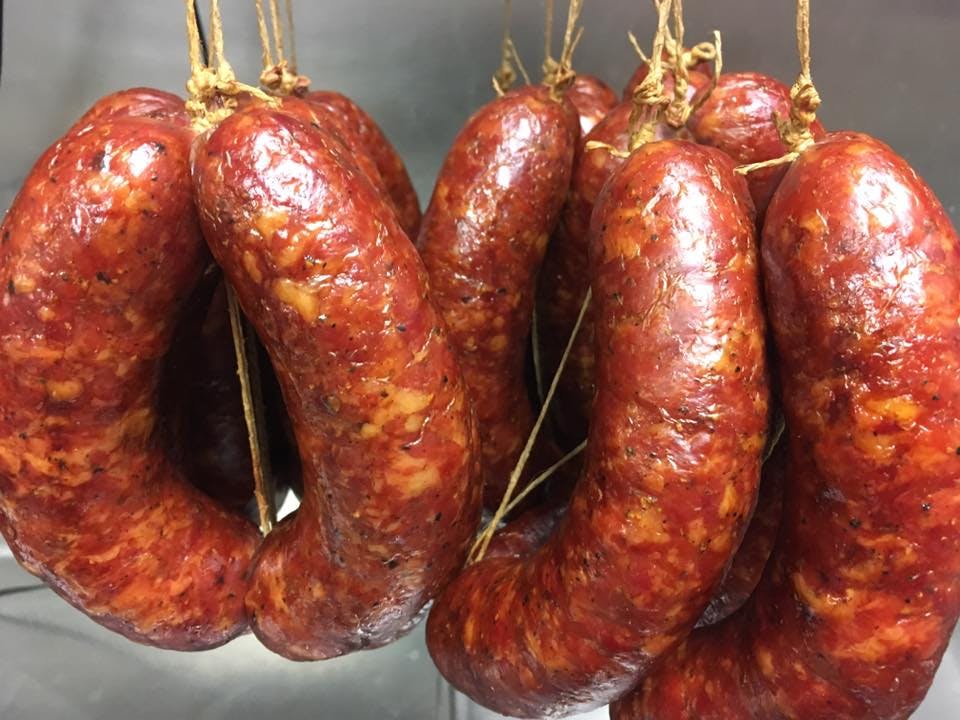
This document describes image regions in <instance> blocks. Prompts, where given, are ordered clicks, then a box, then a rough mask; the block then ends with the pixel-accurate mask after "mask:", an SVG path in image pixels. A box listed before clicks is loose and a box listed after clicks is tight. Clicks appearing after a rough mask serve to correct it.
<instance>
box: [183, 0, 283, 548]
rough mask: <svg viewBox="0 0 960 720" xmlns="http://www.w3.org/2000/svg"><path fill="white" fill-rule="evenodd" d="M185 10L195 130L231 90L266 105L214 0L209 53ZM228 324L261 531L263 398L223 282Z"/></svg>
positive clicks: (268, 514) (266, 522)
mask: <svg viewBox="0 0 960 720" xmlns="http://www.w3.org/2000/svg"><path fill="white" fill-rule="evenodd" d="M184 4H185V6H186V11H187V50H188V56H189V60H190V80H189V81H188V82H187V92H188V100H187V104H186V105H187V110H188V111H189V112H190V115H191V117H192V119H193V124H194V126H195V127H196V128H197V129H198V130H207V129H210V128H212V127H214V126H215V125H217V124H218V123H219V122H220V121H222V120H223V119H224V118H226V117H227V116H229V115H230V114H231V113H232V112H233V111H234V110H235V109H236V106H237V98H236V96H237V95H238V94H239V93H249V94H250V95H253V96H254V97H258V98H260V100H262V101H263V102H264V103H266V104H268V105H271V106H273V105H276V104H277V101H276V99H275V98H272V97H270V96H269V95H267V94H266V93H264V92H263V91H262V90H260V89H259V88H254V87H251V86H249V85H244V84H243V83H240V82H237V80H236V78H235V76H234V74H233V68H231V67H230V64H229V63H228V62H227V59H226V56H225V54H224V49H223V19H222V17H221V16H220V4H219V2H218V0H210V35H211V45H210V55H209V57H204V55H205V54H204V52H203V47H202V45H201V42H200V24H199V21H198V17H197V12H196V5H195V4H194V2H193V0H184ZM226 291H227V306H228V309H229V314H230V329H231V332H232V335H233V347H234V353H235V355H236V358H237V376H238V377H239V379H240V393H241V399H242V401H243V417H244V421H245V423H246V425H247V439H248V442H249V445H250V458H251V461H252V465H253V479H254V495H255V496H256V501H257V510H258V514H259V521H260V523H259V524H260V531H261V532H262V533H263V534H264V535H266V534H267V533H269V532H270V531H271V530H272V529H273V524H274V521H275V518H276V507H275V504H274V488H273V476H272V474H271V472H270V465H269V457H268V453H267V452H266V447H267V441H266V434H265V432H264V424H263V422H262V417H263V398H262V396H261V393H260V383H259V380H260V371H259V367H258V360H257V349H256V346H255V344H254V340H253V336H252V335H249V336H246V335H245V333H244V329H243V323H244V320H243V315H242V314H241V312H240V306H239V303H238V302H237V297H236V294H235V293H234V292H233V288H231V287H230V285H229V283H227V284H226Z"/></svg>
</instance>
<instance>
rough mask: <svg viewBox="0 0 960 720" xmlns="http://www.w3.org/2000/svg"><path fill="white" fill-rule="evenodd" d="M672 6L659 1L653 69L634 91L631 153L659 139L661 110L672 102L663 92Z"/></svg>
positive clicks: (667, 1)
mask: <svg viewBox="0 0 960 720" xmlns="http://www.w3.org/2000/svg"><path fill="white" fill-rule="evenodd" d="M671 7H672V0H659V1H658V2H657V32H656V34H655V35H654V38H653V53H652V54H651V56H650V61H649V66H650V69H649V71H648V72H647V75H646V77H644V78H643V80H642V81H641V83H640V84H639V85H637V87H636V88H635V89H634V91H633V112H631V113H630V145H629V150H630V152H633V151H634V150H636V149H637V148H638V147H640V146H642V145H645V144H647V143H648V142H652V141H653V140H655V139H656V137H657V120H658V119H659V118H660V112H661V110H662V108H664V107H665V106H666V105H668V104H669V102H670V98H668V97H667V96H666V95H664V93H663V45H664V41H665V39H666V37H667V33H668V28H667V18H668V17H669V16H670V10H671ZM638 47H639V45H638Z"/></svg>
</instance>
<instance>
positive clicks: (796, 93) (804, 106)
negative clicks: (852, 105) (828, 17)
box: [737, 0, 820, 175]
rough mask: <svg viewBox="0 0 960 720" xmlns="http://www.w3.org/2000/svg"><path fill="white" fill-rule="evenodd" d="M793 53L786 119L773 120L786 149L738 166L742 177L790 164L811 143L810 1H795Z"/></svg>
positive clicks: (814, 99) (815, 101)
mask: <svg viewBox="0 0 960 720" xmlns="http://www.w3.org/2000/svg"><path fill="white" fill-rule="evenodd" d="M796 30H797V54H798V55H799V56H800V74H799V75H797V79H796V82H794V83H793V86H792V87H791V88H790V116H789V117H788V118H787V120H782V119H781V118H778V117H774V122H776V124H777V130H779V132H780V139H781V140H782V141H783V144H784V145H786V146H787V149H788V151H787V153H786V154H784V155H782V156H781V157H778V158H774V159H772V160H765V161H763V162H758V163H751V164H749V165H741V166H740V167H738V168H737V172H738V173H740V174H741V175H746V174H748V173H751V172H755V171H757V170H762V169H764V168H768V167H776V166H778V165H785V164H787V163H791V162H793V161H794V160H796V159H797V158H798V157H800V153H802V152H803V151H804V150H806V149H807V148H808V147H810V146H811V145H813V143H814V142H815V140H814V137H813V131H812V130H811V127H812V126H813V123H814V122H816V120H817V109H818V108H819V107H820V94H819V93H818V92H817V88H816V87H814V84H813V79H812V78H811V76H810V0H797V28H796Z"/></svg>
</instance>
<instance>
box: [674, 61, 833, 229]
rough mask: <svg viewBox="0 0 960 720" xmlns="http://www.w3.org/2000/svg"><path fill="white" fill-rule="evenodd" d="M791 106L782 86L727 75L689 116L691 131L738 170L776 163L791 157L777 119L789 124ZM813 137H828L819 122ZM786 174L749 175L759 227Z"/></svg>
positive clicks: (774, 170)
mask: <svg viewBox="0 0 960 720" xmlns="http://www.w3.org/2000/svg"><path fill="white" fill-rule="evenodd" d="M790 104H791V100H790V88H789V87H787V86H786V85H784V84H783V83H782V82H780V81H779V80H776V79H774V78H772V77H769V76H767V75H761V74H760V73H755V72H740V73H729V74H724V75H721V76H720V78H719V80H718V81H717V85H716V87H715V88H714V89H713V91H712V92H711V93H710V96H709V97H708V98H706V100H705V101H704V102H703V104H702V105H700V107H699V108H698V109H697V110H696V111H695V112H694V113H693V114H692V115H691V116H690V119H689V120H688V121H687V129H688V130H689V131H690V134H691V136H692V137H693V139H694V140H696V141H697V142H698V143H700V144H702V145H710V146H712V147H716V148H719V149H721V150H723V151H724V152H725V153H727V155H729V156H730V157H732V158H733V159H734V160H735V161H736V162H737V164H738V165H748V164H751V163H756V162H762V161H764V160H772V159H774V158H778V157H781V156H782V155H785V154H786V153H787V151H788V148H787V146H786V145H784V144H783V141H782V140H781V139H780V131H779V129H778V128H777V123H776V119H775V118H779V119H781V120H786V119H787V118H788V117H789V115H790ZM810 131H811V132H812V133H813V136H814V138H820V137H823V134H824V129H823V125H821V124H820V122H819V121H815V122H814V123H813V125H811V127H810ZM786 171H787V165H779V166H776V167H771V168H764V169H762V170H756V171H754V172H751V173H750V174H749V175H747V184H748V185H749V186H750V195H751V196H752V197H753V204H754V206H755V207H756V209H757V222H758V223H759V225H760V226H762V225H763V217H764V215H765V214H766V212H767V205H769V204H770V198H771V197H772V196H773V192H774V191H775V190H776V189H777V185H779V184H780V180H781V179H783V175H784V173H786Z"/></svg>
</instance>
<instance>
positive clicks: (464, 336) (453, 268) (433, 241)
mask: <svg viewBox="0 0 960 720" xmlns="http://www.w3.org/2000/svg"><path fill="white" fill-rule="evenodd" d="M578 133H579V121H578V118H577V112H576V110H575V109H574V107H573V105H572V104H571V103H570V101H569V100H567V99H566V98H561V99H560V100H556V99H554V98H553V97H552V96H551V91H550V89H549V88H547V87H544V86H526V87H522V88H518V89H516V90H513V91H511V92H509V93H507V94H506V95H504V96H503V97H500V98H497V99H495V100H493V101H492V102H490V103H488V104H487V105H485V106H484V107H482V108H481V109H480V110H478V111H477V112H476V113H475V114H474V115H473V117H471V118H470V119H469V120H468V121H467V124H466V125H465V126H464V128H463V129H462V130H461V131H460V133H459V134H458V135H457V137H456V139H455V140H454V142H453V147H452V148H451V149H450V151H449V153H448V154H447V157H446V160H445V161H444V163H443V167H442V168H441V170H440V175H439V177H438V179H437V185H436V187H435V189H434V192H433V198H432V199H431V201H430V206H429V207H428V208H427V212H426V214H425V215H424V219H423V227H422V228H421V231H420V238H419V241H418V246H419V249H420V254H421V257H423V261H424V264H425V265H426V267H427V272H428V273H429V274H430V292H431V296H432V297H433V298H434V300H435V301H436V302H437V304H438V305H439V307H440V310H441V312H442V313H443V316H444V319H445V320H446V322H447V325H448V326H449V327H450V338H451V341H452V342H453V346H454V347H455V348H456V350H457V353H458V355H459V358H460V365H461V367H462V368H463V372H464V377H465V379H466V382H467V386H468V387H469V388H470V393H471V397H472V399H473V403H474V406H475V407H476V410H477V420H478V424H479V427H480V438H481V448H482V452H483V472H484V485H485V490H484V498H485V503H486V504H487V506H488V507H496V505H497V504H498V503H499V502H500V498H501V497H502V495H503V492H504V490H505V488H506V485H507V479H508V477H509V475H510V472H511V470H512V469H513V467H514V465H515V463H516V461H517V458H518V457H519V455H520V452H521V450H522V449H523V445H524V443H525V442H526V439H527V436H528V435H529V433H530V430H531V428H532V427H533V420H534V418H533V408H532V406H531V404H530V401H529V398H528V392H527V387H526V384H525V377H524V358H525V353H526V347H527V339H528V337H529V333H530V322H531V318H532V314H533V304H534V293H535V288H536V281H537V273H538V272H539V270H540V265H541V263H542V262H543V255H544V252H545V250H546V246H547V238H548V237H549V236H550V233H551V232H552V231H553V229H554V226H555V225H556V222H557V218H558V216H559V213H560V207H561V206H562V204H563V200H564V197H565V195H566V192H567V188H568V187H569V184H570V170H571V166H572V163H573V153H574V147H575V144H576V141H577V136H578ZM581 269H582V268H581ZM553 459H555V458H553ZM548 462H549V461H548ZM534 464H536V463H534ZM539 469H542V468H539Z"/></svg>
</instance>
